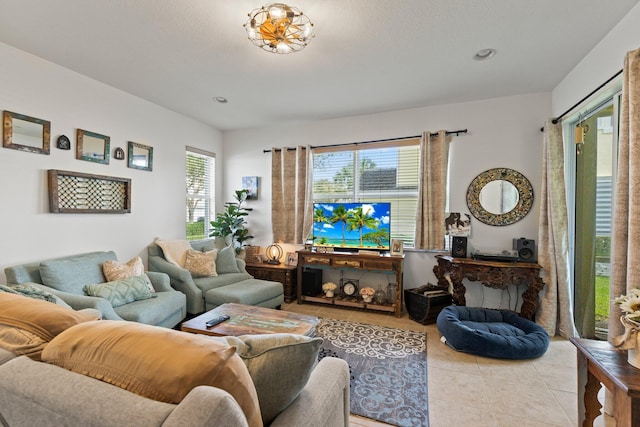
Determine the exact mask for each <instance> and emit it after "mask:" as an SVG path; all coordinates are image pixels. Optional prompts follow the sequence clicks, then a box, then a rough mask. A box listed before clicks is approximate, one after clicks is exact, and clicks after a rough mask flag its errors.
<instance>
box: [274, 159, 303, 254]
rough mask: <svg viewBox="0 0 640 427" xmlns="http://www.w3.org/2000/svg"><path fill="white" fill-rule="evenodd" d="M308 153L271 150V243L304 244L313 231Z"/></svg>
mask: <svg viewBox="0 0 640 427" xmlns="http://www.w3.org/2000/svg"><path fill="white" fill-rule="evenodd" d="M310 159H311V149H310V148H309V147H302V146H298V147H297V148H296V149H295V150H289V149H287V148H286V147H285V148H282V149H280V148H275V147H274V148H272V150H271V194H272V196H271V197H272V199H271V227H272V230H273V241H274V242H283V243H293V244H303V243H304V242H305V241H306V239H307V237H308V236H309V234H310V233H311V227H312V209H313V205H312V202H311V179H310V177H309V174H310V172H311V168H310V166H309V162H310Z"/></svg>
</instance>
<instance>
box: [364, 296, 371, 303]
mask: <svg viewBox="0 0 640 427" xmlns="http://www.w3.org/2000/svg"><path fill="white" fill-rule="evenodd" d="M372 299H373V297H372V296H371V295H362V300H363V301H364V302H371V301H372Z"/></svg>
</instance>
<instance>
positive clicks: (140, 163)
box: [127, 141, 153, 171]
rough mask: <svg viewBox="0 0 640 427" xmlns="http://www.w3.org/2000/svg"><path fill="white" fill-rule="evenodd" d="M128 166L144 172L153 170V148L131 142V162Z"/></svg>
mask: <svg viewBox="0 0 640 427" xmlns="http://www.w3.org/2000/svg"><path fill="white" fill-rule="evenodd" d="M127 166H128V167H130V168H133V169H140V170H143V171H152V170H153V147H150V146H148V145H144V144H138V143H137V142H131V141H129V162H128V163H127Z"/></svg>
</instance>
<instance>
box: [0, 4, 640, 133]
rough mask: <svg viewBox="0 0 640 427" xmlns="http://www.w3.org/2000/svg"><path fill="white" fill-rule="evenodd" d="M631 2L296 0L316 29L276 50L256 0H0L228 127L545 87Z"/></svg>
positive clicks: (114, 78)
mask: <svg viewBox="0 0 640 427" xmlns="http://www.w3.org/2000/svg"><path fill="white" fill-rule="evenodd" d="M637 2H638V1H637V0H615V1H604V0H483V1H480V0H350V1H347V0H295V1H294V0H291V2H290V4H291V5H293V6H297V7H299V8H300V9H302V10H303V12H304V13H306V14H307V15H309V17H310V18H311V20H312V21H313V23H314V24H315V27H314V29H315V34H316V37H315V38H314V39H313V40H312V42H311V43H310V44H309V46H308V47H307V48H306V49H304V50H303V51H301V52H297V53H293V54H289V55H276V54H271V53H268V52H264V51H262V50H260V49H259V48H257V47H255V46H254V45H253V44H251V43H250V42H249V40H247V37H246V32H245V30H244V28H243V27H242V24H243V23H244V22H245V20H246V18H247V13H248V12H249V11H250V10H252V9H254V8H256V7H260V6H261V5H262V4H264V3H261V2H260V0H253V1H249V0H55V1H50V0H0V41H1V42H4V43H6V44H8V45H11V46H14V47H16V48H18V49H21V50H24V51H26V52H29V53H32V54H34V55H37V56H39V57H42V58H44V59H47V60H49V61H51V62H54V63H57V64H59V65H62V66H64V67H67V68H69V69H71V70H74V71H76V72H78V73H81V74H84V75H87V76H89V77H91V78H94V79H96V80H99V81H101V82H104V83H106V84H109V85H111V86H114V87H116V88H119V89H121V90H124V91H126V92H129V93H132V94H134V95H137V96H139V97H141V98H144V99H147V100H149V101H151V102H154V103H156V104H159V105H162V106H164V107H166V108H168V109H171V110H174V111H177V112H179V113H182V114H184V115H187V116H190V117H193V118H195V119H197V120H200V121H202V122H205V123H208V124H210V125H212V126H214V127H216V128H218V129H221V130H229V129H240V128H248V127H256V126H265V125H268V124H270V123H274V122H282V121H304V120H317V119H326V118H334V117H343V116H350V115H358V114H367V113H375V112H383V111H391V110H399V109H405V108H413V107H420V106H427V105H436V104H445V103H452V102H463V101H471V100H478V99H485V98H492V97H498V96H506V95H514V94H521V93H531V92H540V91H550V90H551V89H553V88H554V87H555V86H556V85H557V84H558V83H559V82H560V80H562V78H563V77H564V76H566V75H567V74H568V73H569V71H571V69H572V68H573V67H574V66H575V65H576V64H577V63H578V62H579V61H580V59H582V58H583V57H584V56H585V55H586V54H587V53H588V52H589V51H590V50H591V49H592V48H593V47H594V46H595V45H596V44H597V43H598V42H599V41H600V40H601V39H602V38H603V37H604V36H605V35H606V34H607V33H608V32H609V30H611V28H613V27H614V26H615V24H616V23H617V22H618V21H619V20H620V19H621V18H622V17H623V16H624V15H625V14H626V13H627V12H628V11H629V10H630V9H631V8H632V7H633V6H634V5H635V4H636V3H637ZM489 47H490V48H494V49H496V50H497V51H498V54H497V55H496V56H495V57H494V58H493V59H491V60H489V61H475V60H473V55H474V54H475V53H476V52H477V51H478V50H480V49H484V48H489ZM620 61H621V63H622V58H621V59H620ZM214 96H224V97H226V98H228V100H229V102H228V104H218V103H215V102H213V101H212V98H213V97H214Z"/></svg>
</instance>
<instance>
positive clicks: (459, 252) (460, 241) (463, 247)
mask: <svg viewBox="0 0 640 427" xmlns="http://www.w3.org/2000/svg"><path fill="white" fill-rule="evenodd" d="M467 255H468V254H467V238H466V237H464V236H452V238H451V256H452V257H454V258H467Z"/></svg>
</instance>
